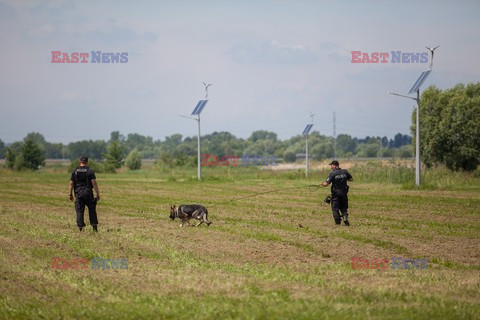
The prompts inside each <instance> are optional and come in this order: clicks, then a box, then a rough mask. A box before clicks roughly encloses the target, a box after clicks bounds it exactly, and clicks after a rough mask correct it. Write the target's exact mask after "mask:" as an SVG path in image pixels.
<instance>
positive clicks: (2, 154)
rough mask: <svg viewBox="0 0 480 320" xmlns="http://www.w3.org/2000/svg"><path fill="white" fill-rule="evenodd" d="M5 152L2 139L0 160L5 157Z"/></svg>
mask: <svg viewBox="0 0 480 320" xmlns="http://www.w3.org/2000/svg"><path fill="white" fill-rule="evenodd" d="M5 151H6V148H5V143H4V142H3V141H2V139H0V159H3V157H5Z"/></svg>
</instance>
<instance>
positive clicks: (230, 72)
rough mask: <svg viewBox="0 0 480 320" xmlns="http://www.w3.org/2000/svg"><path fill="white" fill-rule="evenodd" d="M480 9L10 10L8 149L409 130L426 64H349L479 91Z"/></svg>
mask: <svg viewBox="0 0 480 320" xmlns="http://www.w3.org/2000/svg"><path fill="white" fill-rule="evenodd" d="M479 13H480V1H473V0H472V1H286V0H285V1H282V0H276V1H258V0H257V1H245V0H243V1H34V0H31V1H14V0H10V1H8V0H7V1H5V0H0V47H1V51H0V52H1V53H0V55H1V59H0V114H1V115H0V139H2V140H3V141H5V142H13V141H17V140H21V139H23V137H24V136H25V135H26V134H27V133H28V132H32V131H36V132H40V133H42V134H43V135H44V136H45V138H46V139H47V141H51V142H70V141H77V140H82V139H108V138H109V137H110V132H111V131H116V130H119V131H120V132H121V133H122V134H124V135H127V134H128V133H140V134H143V135H149V136H152V137H153V138H154V139H162V140H163V139H164V137H165V136H168V135H171V134H173V133H181V134H183V135H184V136H194V135H196V132H197V126H196V122H195V121H193V120H189V119H185V118H181V117H179V116H178V115H189V114H190V113H191V111H192V110H193V108H194V107H195V105H196V103H197V101H198V100H199V99H203V98H204V95H205V90H204V87H203V84H202V81H206V82H209V83H213V86H211V87H210V88H209V98H210V101H209V102H208V104H207V106H206V107H205V109H204V111H203V113H202V134H205V133H212V132H214V131H229V132H231V133H233V134H234V135H236V136H238V137H248V136H249V135H250V133H251V132H253V131H254V130H259V129H264V130H271V131H274V132H276V133H277V134H278V136H279V137H280V138H281V139H285V138H289V137H291V136H293V135H296V134H299V133H301V132H302V131H303V129H304V127H305V125H306V124H307V123H308V122H309V120H310V118H309V114H310V112H313V113H315V117H314V128H313V129H314V130H317V131H319V132H320V133H321V134H325V135H332V114H333V112H334V111H335V112H336V115H337V133H347V134H350V135H352V136H357V137H365V136H366V135H370V136H371V135H375V136H377V135H380V136H388V137H393V135H395V134H396V133H397V132H401V133H410V130H409V127H410V123H411V119H410V118H411V112H412V110H413V104H414V101H413V100H409V99H403V98H399V97H395V96H392V95H388V94H386V92H387V91H396V92H399V93H403V94H406V93H407V92H408V90H409V89H410V87H411V86H412V84H413V83H414V82H415V80H416V79H417V77H418V76H419V75H420V73H421V72H422V71H423V70H426V69H428V66H429V63H430V56H429V57H428V63H391V62H390V60H391V57H390V58H388V60H389V63H385V64H382V63H373V64H366V63H365V64H363V63H360V64H356V63H351V60H352V55H351V51H362V52H368V53H373V52H387V53H389V54H390V53H391V51H402V52H404V53H405V52H410V53H422V52H427V50H426V49H425V46H426V45H430V46H436V45H440V48H439V49H437V51H436V52H435V59H434V67H433V72H432V74H431V75H430V77H429V78H428V79H427V81H426V83H425V84H424V86H423V88H426V87H427V86H429V85H432V84H435V85H436V86H438V87H440V88H442V89H444V88H449V87H451V86H454V85H455V84H457V83H460V82H463V83H467V82H473V81H479V80H480V58H479V55H480V41H479V40H480V38H479V34H480V19H478V15H479ZM51 51H62V52H67V53H69V54H71V53H73V52H88V53H90V52H91V51H102V52H113V53H116V52H119V53H121V52H128V63H114V64H106V63H103V64H93V63H91V61H90V60H91V57H89V58H88V59H87V60H88V63H85V64H82V63H77V64H67V63H65V64H63V63H59V64H56V63H51V60H52V55H51Z"/></svg>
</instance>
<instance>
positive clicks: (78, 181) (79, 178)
mask: <svg viewBox="0 0 480 320" xmlns="http://www.w3.org/2000/svg"><path fill="white" fill-rule="evenodd" d="M93 179H97V178H96V177H95V173H94V172H93V170H92V169H90V168H89V167H87V166H85V167H78V168H76V169H75V170H74V171H73V172H72V175H71V176H70V180H71V181H73V182H74V189H76V188H77V187H85V186H86V187H87V188H88V189H90V190H93V184H92V180H93Z"/></svg>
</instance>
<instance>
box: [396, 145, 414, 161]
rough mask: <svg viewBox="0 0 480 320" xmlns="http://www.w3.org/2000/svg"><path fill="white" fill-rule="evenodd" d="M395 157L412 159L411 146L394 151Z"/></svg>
mask: <svg viewBox="0 0 480 320" xmlns="http://www.w3.org/2000/svg"><path fill="white" fill-rule="evenodd" d="M395 151H396V152H395V155H396V156H397V157H399V158H402V159H404V158H411V157H413V147H412V145H405V146H401V147H400V148H398V149H396V150H395Z"/></svg>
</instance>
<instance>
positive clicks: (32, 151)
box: [15, 136, 45, 170]
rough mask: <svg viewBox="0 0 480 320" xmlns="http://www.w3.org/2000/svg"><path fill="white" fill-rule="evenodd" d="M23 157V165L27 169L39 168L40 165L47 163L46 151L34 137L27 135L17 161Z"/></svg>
mask: <svg viewBox="0 0 480 320" xmlns="http://www.w3.org/2000/svg"><path fill="white" fill-rule="evenodd" d="M22 157H23V163H22V165H21V166H23V167H25V168H27V169H31V170H38V168H39V167H40V166H44V165H45V152H44V151H43V150H42V149H41V147H40V146H39V145H38V143H37V142H35V141H34V139H33V138H32V137H28V136H27V138H25V140H24V143H23V145H22V147H21V154H20V155H18V159H16V161H15V163H17V160H19V159H21V158H22Z"/></svg>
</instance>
